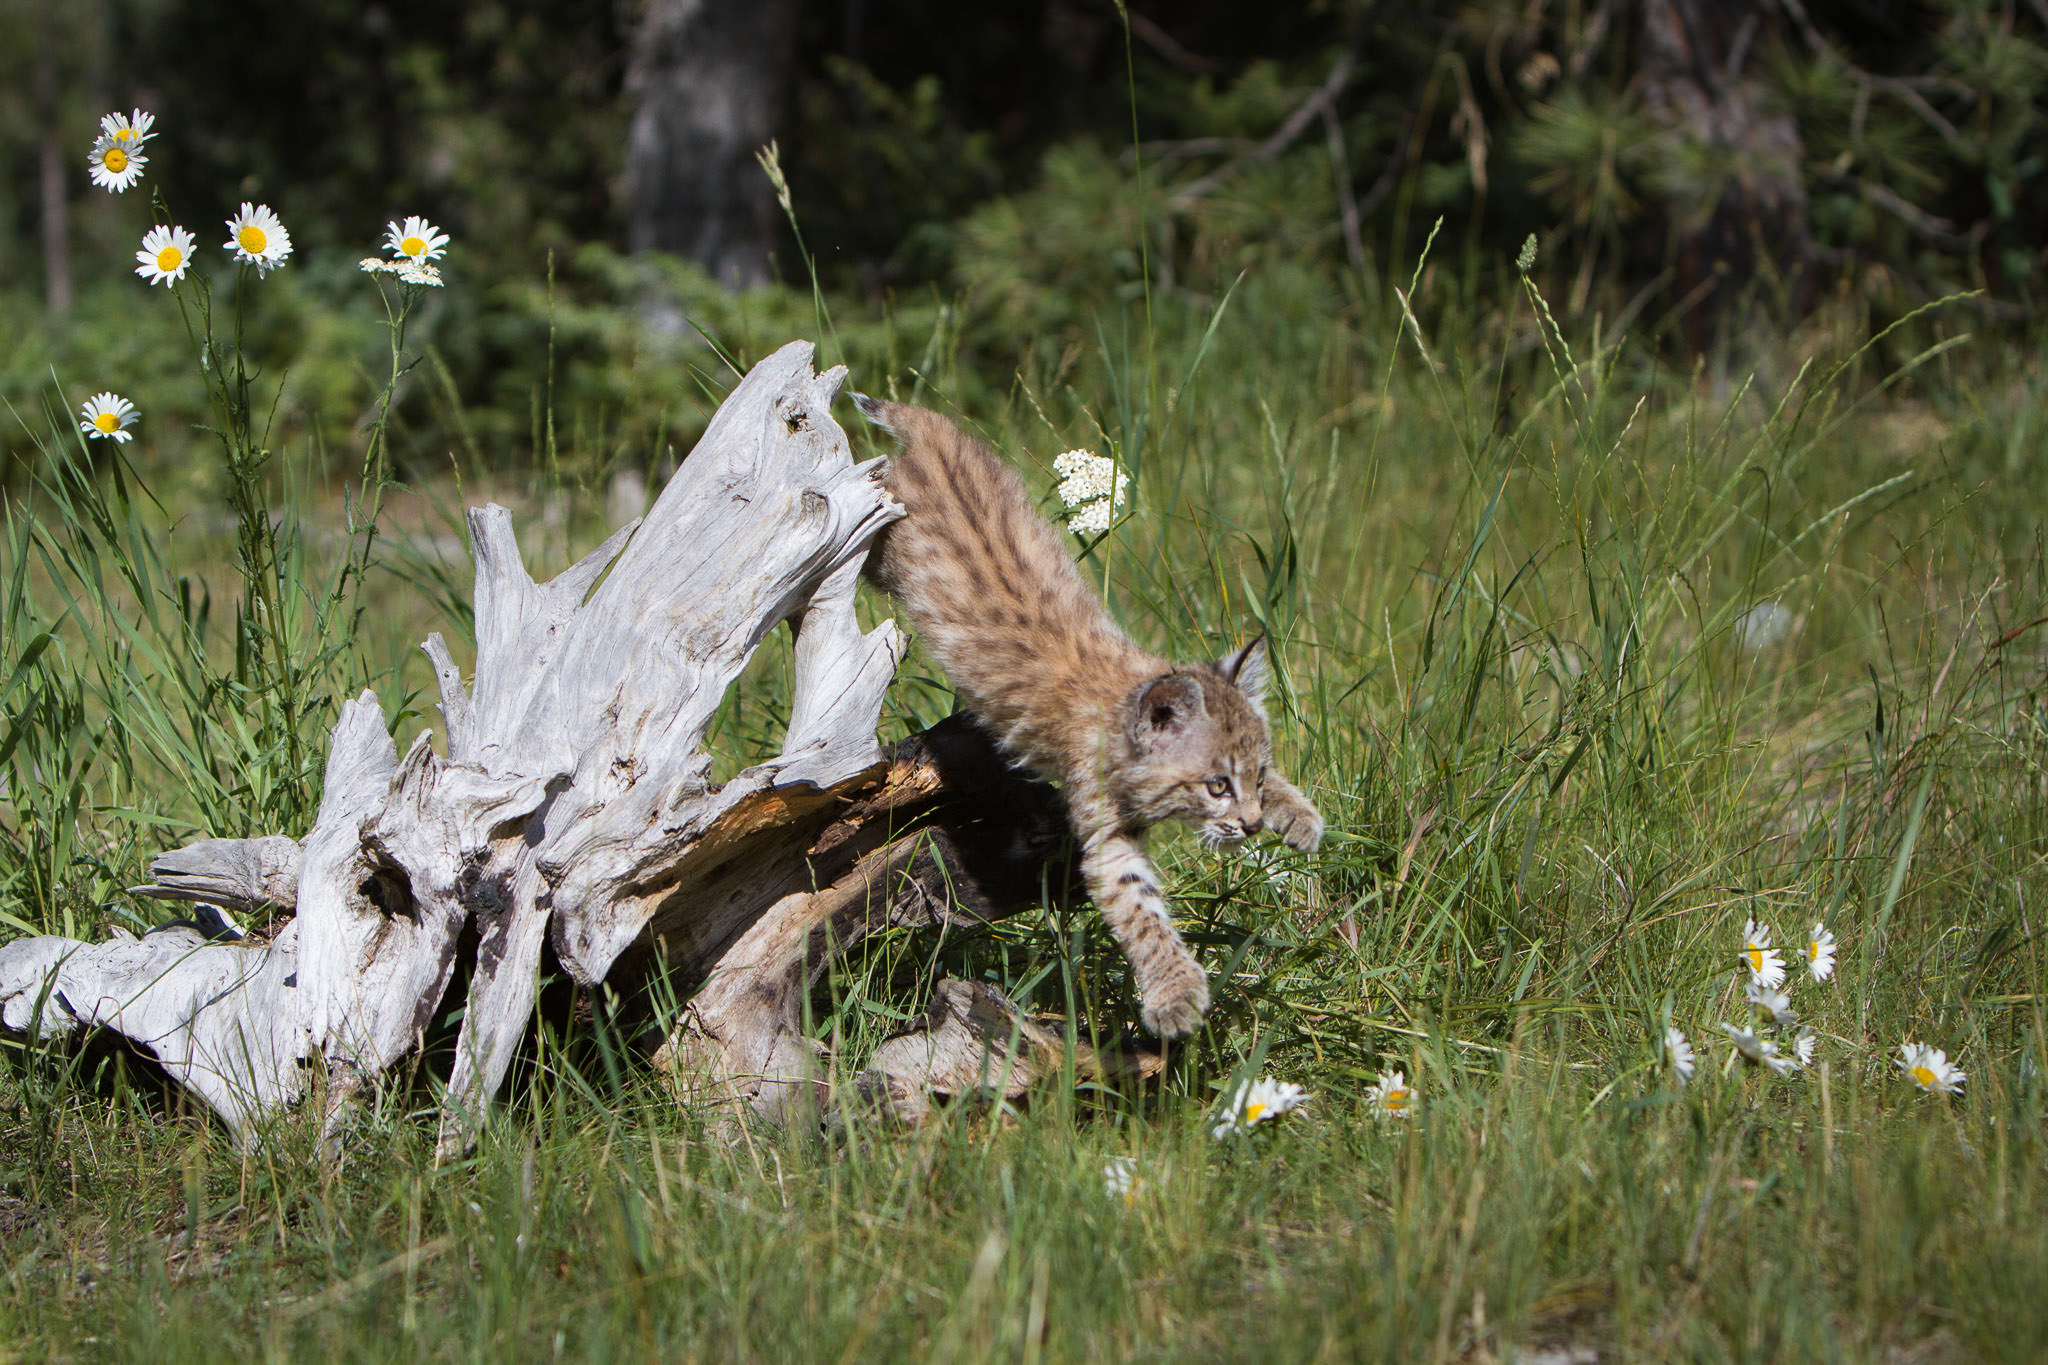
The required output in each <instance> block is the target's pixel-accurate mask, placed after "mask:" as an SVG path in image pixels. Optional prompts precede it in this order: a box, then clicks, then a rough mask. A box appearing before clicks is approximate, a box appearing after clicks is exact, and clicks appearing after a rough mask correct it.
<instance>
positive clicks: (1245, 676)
mask: <svg viewBox="0 0 2048 1365" xmlns="http://www.w3.org/2000/svg"><path fill="white" fill-rule="evenodd" d="M1216 669H1217V671H1218V672H1220V673H1221V674H1222V675H1223V676H1224V678H1226V679H1227V680H1229V681H1230V682H1233V683H1235V684H1237V690H1238V691H1240V692H1242V693H1244V694H1245V695H1246V696H1247V697H1250V698H1251V699H1252V700H1253V701H1258V700H1260V699H1262V698H1263V697H1264V696H1265V695H1266V683H1267V682H1268V681H1269V680H1271V678H1272V675H1273V669H1272V665H1271V664H1270V662H1269V661H1268V660H1267V658H1266V637H1265V636H1264V635H1261V636H1259V637H1258V638H1257V639H1255V640H1253V641H1252V642H1251V643H1250V644H1248V645H1246V646H1245V647H1244V648H1243V649H1240V650H1238V651H1237V652H1236V653H1235V654H1226V655H1224V656H1223V658H1222V659H1221V660H1219V661H1218V662H1217V664H1216Z"/></svg>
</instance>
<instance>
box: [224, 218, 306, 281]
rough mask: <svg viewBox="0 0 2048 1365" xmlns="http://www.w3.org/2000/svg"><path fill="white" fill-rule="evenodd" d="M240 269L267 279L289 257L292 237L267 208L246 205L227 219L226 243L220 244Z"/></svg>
mask: <svg viewBox="0 0 2048 1365" xmlns="http://www.w3.org/2000/svg"><path fill="white" fill-rule="evenodd" d="M221 245H222V246H224V247H226V248H227V249H228V250H229V251H232V252H234V253H235V259H236V260H238V261H240V262H242V263H243V264H244V265H253V266H255V267H256V273H257V275H259V276H262V275H268V274H269V273H270V272H271V271H272V270H274V269H276V268H277V267H278V266H281V265H283V264H284V259H285V257H287V256H289V255H291V254H292V235H291V233H289V232H287V231H285V226H284V224H283V223H281V222H279V221H278V218H277V215H276V214H274V213H272V212H271V211H270V205H268V204H250V203H248V202H247V201H246V200H245V201H244V202H243V204H242V209H241V212H239V213H237V214H236V215H235V216H234V217H232V218H230V219H228V239H227V241H225V242H223V243H221Z"/></svg>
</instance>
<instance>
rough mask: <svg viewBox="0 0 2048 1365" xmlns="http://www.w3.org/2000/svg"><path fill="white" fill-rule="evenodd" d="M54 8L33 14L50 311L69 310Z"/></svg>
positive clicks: (67, 208) (59, 48)
mask: <svg viewBox="0 0 2048 1365" xmlns="http://www.w3.org/2000/svg"><path fill="white" fill-rule="evenodd" d="M56 9H57V7H56V6H55V5H54V4H45V5H43V6H41V7H40V8H39V9H38V10H37V13H36V123H37V125H38V127H37V133H38V135H39V137H40V138H41V141H42V177H41V178H42V185H41V193H42V201H43V300H44V303H45V304H46V305H47V306H48V308H49V310H50V311H51V312H52V313H68V312H70V311H71V201H70V199H69V198H68V197H67V187H66V186H65V183H64V127H63V121H62V119H61V117H60V110H61V109H62V107H63V106H62V104H61V102H60V101H59V100H58V98H57V63H58V60H59V57H60V54H61V53H62V52H63V50H64V47H63V42H62V37H63V35H62V34H61V33H59V31H58V28H57V14H56Z"/></svg>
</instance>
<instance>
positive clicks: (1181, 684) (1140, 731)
mask: <svg viewBox="0 0 2048 1365" xmlns="http://www.w3.org/2000/svg"><path fill="white" fill-rule="evenodd" d="M1201 714H1202V684H1201V683H1200V682H1198V681H1196V680H1195V679H1193V678H1191V677H1189V676H1188V675H1187V674H1185V673H1169V674H1167V675H1166V676H1165V677H1163V678H1156V679H1154V680H1153V681H1152V682H1150V683H1148V684H1146V686H1145V690H1144V691H1143V692H1140V693H1139V694H1138V705H1137V708H1136V710H1135V711H1134V713H1133V714H1132V716H1131V737H1132V738H1133V739H1136V740H1138V741H1140V742H1141V743H1142V742H1145V741H1149V740H1155V739H1158V738H1160V737H1162V736H1166V735H1173V734H1178V733H1179V732H1180V731H1181V730H1182V729H1184V728H1186V726H1187V724H1188V722H1189V721H1191V720H1193V719H1195V718H1196V717H1197V716H1199V715H1201Z"/></svg>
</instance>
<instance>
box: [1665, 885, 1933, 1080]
mask: <svg viewBox="0 0 2048 1365" xmlns="http://www.w3.org/2000/svg"><path fill="white" fill-rule="evenodd" d="M1771 938H1772V934H1771V930H1770V926H1768V925H1765V924H1762V923H1759V922H1758V921H1756V920H1750V921H1748V922H1747V923H1745V924H1744V925H1743V926H1742V948H1741V950H1740V952H1739V953H1738V954H1737V957H1738V959H1739V960H1740V961H1741V963H1742V967H1743V970H1744V971H1745V972H1747V973H1748V976H1749V980H1748V981H1747V982H1745V983H1744V985H1743V991H1742V996H1743V999H1745V1000H1746V1001H1748V1002H1749V1005H1750V1008H1751V1011H1752V1013H1753V1015H1754V1018H1753V1019H1752V1020H1751V1021H1749V1022H1748V1023H1747V1024H1731V1023H1725V1022H1724V1023H1723V1024H1722V1025H1721V1031H1722V1032H1723V1033H1726V1034H1727V1035H1728V1041H1729V1043H1730V1044H1731V1045H1732V1046H1733V1047H1734V1049H1735V1053H1736V1055H1737V1056H1739V1057H1741V1058H1742V1059H1743V1060H1744V1061H1745V1062H1748V1063H1749V1064H1750V1065H1751V1066H1758V1067H1762V1068H1764V1069H1765V1070H1767V1071H1770V1072H1771V1073H1772V1074H1774V1075H1778V1076H1789V1075H1791V1074H1792V1073H1793V1072H1795V1071H1798V1070H1801V1069H1802V1068H1805V1067H1809V1066H1811V1065H1813V1057H1814V1052H1815V1051H1816V1049H1817V1048H1818V1045H1819V1037H1818V1035H1817V1034H1815V1033H1814V1031H1813V1030H1812V1029H1810V1028H1807V1027H1805V1026H1804V1025H1802V1024H1801V1023H1800V1022H1799V1011H1798V1010H1795V1009H1793V1008H1792V997H1791V994H1790V992H1789V990H1787V989H1780V988H1781V987H1783V986H1784V985H1785V959H1784V955H1783V954H1782V953H1781V952H1780V951H1779V950H1778V949H1776V948H1774V947H1772V946H1771ZM1835 948H1836V944H1835V936H1834V935H1833V934H1832V933H1830V932H1829V931H1828V928H1827V926H1826V925H1825V924H1815V925H1814V926H1813V928H1812V929H1811V930H1810V931H1808V933H1807V934H1806V936H1805V939H1804V941H1803V942H1802V943H1801V944H1800V945H1799V946H1798V947H1796V948H1794V949H1792V950H1791V951H1792V953H1793V955H1794V956H1796V957H1799V958H1801V959H1803V960H1804V961H1805V963H1806V969H1807V972H1808V973H1809V974H1810V975H1811V976H1812V978H1813V979H1814V980H1815V981H1826V980H1828V979H1829V978H1831V977H1832V976H1833V975H1834V974H1835ZM1767 1029H1768V1030H1775V1031H1776V1036H1775V1037H1773V1036H1772V1035H1771V1033H1770V1032H1767V1031H1766V1030H1767ZM1657 1051H1658V1056H1659V1059H1660V1060H1661V1061H1662V1062H1663V1064H1664V1065H1665V1066H1668V1067H1669V1068H1670V1069H1671V1071H1672V1073H1673V1074H1674V1075H1675V1076H1677V1078H1678V1081H1679V1083H1680V1084H1681V1085H1683V1084H1685V1083H1686V1082H1688V1081H1690V1080H1691V1079H1692V1077H1693V1069H1694V1065H1695V1057H1694V1054H1693V1048H1692V1044H1691V1043H1689V1042H1687V1041H1686V1038H1685V1035H1684V1034H1683V1033H1681V1032H1679V1030H1677V1029H1676V1028H1673V1027H1670V1026H1669V1025H1667V1026H1666V1027H1665V1029H1664V1036H1663V1037H1662V1038H1661V1039H1660V1040H1659V1043H1658V1048H1657ZM1895 1065H1897V1067H1898V1068H1899V1070H1900V1071H1902V1072H1904V1073H1905V1075H1906V1078H1907V1079H1908V1080H1910V1081H1912V1082H1913V1084H1914V1085H1917V1086H1919V1087H1920V1089H1921V1090H1922V1091H1924V1092H1925V1093H1927V1094H1930V1095H1953V1094H1955V1093H1956V1092H1957V1091H1959V1090H1960V1089H1962V1085H1963V1081H1964V1079H1965V1077H1964V1075H1963V1071H1962V1068H1960V1067H1958V1066H1956V1065H1954V1064H1953V1063H1951V1062H1950V1061H1949V1059H1948V1054H1947V1053H1945V1052H1943V1051H1942V1050H1941V1049H1939V1048H1932V1047H1928V1046H1926V1045H1925V1044H1922V1043H1906V1044H1904V1045H1902V1046H1901V1047H1900V1048H1899V1058H1898V1061H1897V1062H1896V1063H1895Z"/></svg>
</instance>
